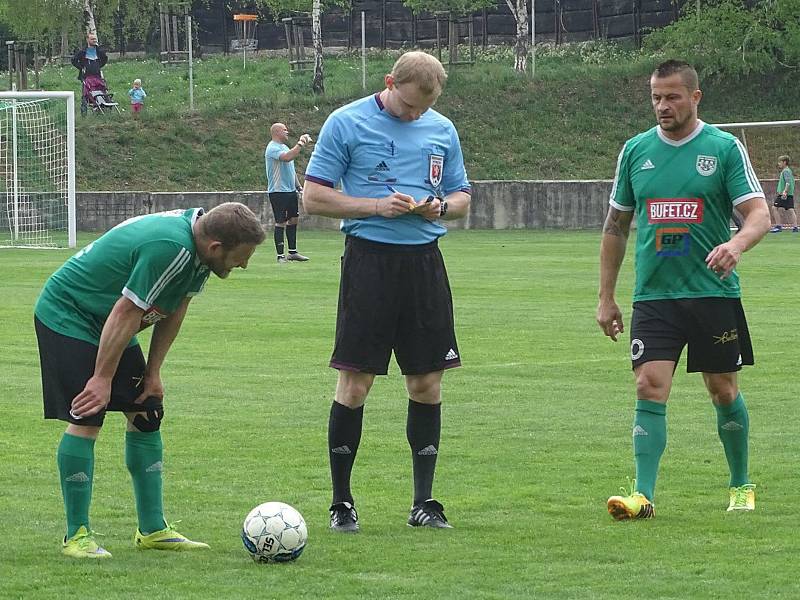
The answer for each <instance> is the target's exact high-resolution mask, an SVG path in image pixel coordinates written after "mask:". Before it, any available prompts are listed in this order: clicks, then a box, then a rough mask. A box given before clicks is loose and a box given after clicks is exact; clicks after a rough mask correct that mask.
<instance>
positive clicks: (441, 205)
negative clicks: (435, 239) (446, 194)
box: [439, 200, 447, 219]
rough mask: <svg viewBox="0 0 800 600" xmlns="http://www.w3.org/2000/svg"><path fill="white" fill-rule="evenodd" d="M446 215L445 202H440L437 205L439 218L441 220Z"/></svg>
mask: <svg viewBox="0 0 800 600" xmlns="http://www.w3.org/2000/svg"><path fill="white" fill-rule="evenodd" d="M446 214H447V200H440V203H439V218H440V219H441V218H442V217H444V216H445V215H446Z"/></svg>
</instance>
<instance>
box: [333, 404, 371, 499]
mask: <svg viewBox="0 0 800 600" xmlns="http://www.w3.org/2000/svg"><path fill="white" fill-rule="evenodd" d="M363 419H364V407H363V406H360V407H359V408H356V409H352V408H347V407H346V406H344V405H343V404H339V403H338V402H334V403H333V405H332V406H331V416H330V420H329V421H328V456H329V457H330V463H331V481H332V482H333V503H334V504H336V503H338V502H349V503H350V504H353V494H352V493H351V492H350V473H351V472H352V471H353V463H354V462H355V460H356V452H357V451H358V444H359V442H360V441H361V423H362V421H363Z"/></svg>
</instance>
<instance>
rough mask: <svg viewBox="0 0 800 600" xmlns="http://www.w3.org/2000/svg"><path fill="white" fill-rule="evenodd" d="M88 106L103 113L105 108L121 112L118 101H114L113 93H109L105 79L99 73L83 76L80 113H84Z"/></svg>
mask: <svg viewBox="0 0 800 600" xmlns="http://www.w3.org/2000/svg"><path fill="white" fill-rule="evenodd" d="M89 107H91V109H92V111H94V112H99V113H105V112H106V111H107V110H108V111H110V110H116V111H117V112H118V113H120V114H122V111H120V109H119V103H117V102H114V94H111V93H109V91H108V88H107V87H106V80H105V79H103V78H102V76H100V75H86V76H85V77H84V78H83V96H82V98H81V114H82V115H85V114H86V112H87V110H88V108H89Z"/></svg>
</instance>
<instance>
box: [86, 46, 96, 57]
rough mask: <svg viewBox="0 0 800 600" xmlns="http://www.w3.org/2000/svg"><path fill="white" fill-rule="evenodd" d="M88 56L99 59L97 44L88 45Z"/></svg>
mask: <svg viewBox="0 0 800 600" xmlns="http://www.w3.org/2000/svg"><path fill="white" fill-rule="evenodd" d="M86 58H87V59H89V60H97V47H96V46H87V48H86Z"/></svg>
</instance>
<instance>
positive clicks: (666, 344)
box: [631, 298, 753, 373]
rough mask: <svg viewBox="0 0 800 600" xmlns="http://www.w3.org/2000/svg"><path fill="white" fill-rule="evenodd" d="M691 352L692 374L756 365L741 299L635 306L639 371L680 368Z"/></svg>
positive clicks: (634, 357) (633, 352)
mask: <svg viewBox="0 0 800 600" xmlns="http://www.w3.org/2000/svg"><path fill="white" fill-rule="evenodd" d="M684 346H688V356H687V361H686V371H687V372H689V373H697V372H702V373H732V372H734V371H739V370H741V368H742V365H752V364H753V346H752V344H751V342H750V333H749V331H748V329H747V320H746V319H745V316H744V309H743V308H742V302H741V300H740V299H739V298H686V299H677V300H646V301H641V302H634V304H633V317H632V323H631V362H632V364H633V368H636V367H638V366H639V365H641V364H644V363H646V362H649V361H653V360H671V361H674V362H675V363H676V364H677V362H678V360H679V359H680V356H681V352H682V351H683V347H684Z"/></svg>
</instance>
